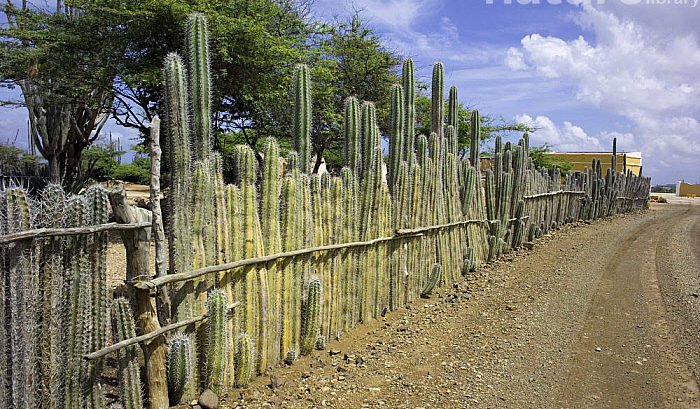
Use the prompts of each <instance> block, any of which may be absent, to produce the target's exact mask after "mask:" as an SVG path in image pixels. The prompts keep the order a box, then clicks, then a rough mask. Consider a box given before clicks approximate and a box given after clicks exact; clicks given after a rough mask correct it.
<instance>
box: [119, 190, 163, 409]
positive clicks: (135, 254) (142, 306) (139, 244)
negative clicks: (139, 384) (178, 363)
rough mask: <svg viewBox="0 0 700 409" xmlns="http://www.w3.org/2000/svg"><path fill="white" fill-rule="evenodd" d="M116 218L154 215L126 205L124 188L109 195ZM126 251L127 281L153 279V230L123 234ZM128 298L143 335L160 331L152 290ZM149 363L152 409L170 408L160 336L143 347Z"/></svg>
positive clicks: (140, 219)
mask: <svg viewBox="0 0 700 409" xmlns="http://www.w3.org/2000/svg"><path fill="white" fill-rule="evenodd" d="M109 201H110V203H111V204H112V211H113V212H114V218H115V219H116V221H117V222H118V223H143V222H150V221H151V212H150V211H148V210H146V209H141V208H137V207H133V206H131V205H129V204H128V203H127V202H126V194H125V192H124V188H123V187H122V188H119V189H117V190H113V191H112V192H110V194H109ZM120 234H121V237H122V241H123V242H124V247H125V248H126V281H127V283H131V282H133V281H135V280H139V279H144V278H147V277H150V258H149V250H150V238H151V237H150V236H151V228H150V227H144V228H141V229H137V230H126V231H121V232H120ZM128 289H129V297H130V298H131V300H132V301H133V302H134V305H135V306H136V319H137V321H138V323H139V327H140V328H141V330H142V331H143V332H144V333H149V332H153V331H157V330H159V329H160V323H159V321H158V314H157V312H156V305H155V301H154V300H153V299H152V298H151V297H150V290H148V289H146V290H143V289H138V288H136V287H134V286H132V285H128ZM142 348H143V355H144V359H145V361H146V386H147V388H148V400H149V404H150V407H151V409H167V408H168V407H169V406H170V402H169V401H168V384H167V378H166V377H167V369H166V358H165V338H164V337H158V338H157V339H154V340H153V341H152V342H151V343H149V344H143V345H142Z"/></svg>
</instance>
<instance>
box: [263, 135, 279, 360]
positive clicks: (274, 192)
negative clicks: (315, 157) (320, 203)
mask: <svg viewBox="0 0 700 409" xmlns="http://www.w3.org/2000/svg"><path fill="white" fill-rule="evenodd" d="M264 154H265V156H264V162H263V167H264V169H263V180H262V190H263V192H262V235H263V240H264V247H265V253H266V254H275V253H279V252H280V251H282V237H281V231H280V180H281V163H280V156H279V154H280V152H279V145H278V144H277V140H275V139H274V138H268V139H267V140H266V141H265V147H264ZM278 274H279V270H278V269H277V267H276V266H271V267H270V268H269V269H268V271H267V278H268V288H269V290H270V291H271V296H270V298H269V300H268V304H269V305H268V308H269V311H270V314H268V316H267V317H266V318H267V324H266V325H267V326H268V327H269V334H270V337H271V338H272V339H274V343H272V348H270V351H269V360H270V362H277V361H278V360H279V359H280V349H279V345H280V328H278V322H279V319H278V318H279V317H280V314H281V311H280V303H279V301H280V300H279V299H278V297H279V294H280V293H281V292H282V280H280V279H279V277H278ZM273 294H274V296H273ZM282 353H284V352H282Z"/></svg>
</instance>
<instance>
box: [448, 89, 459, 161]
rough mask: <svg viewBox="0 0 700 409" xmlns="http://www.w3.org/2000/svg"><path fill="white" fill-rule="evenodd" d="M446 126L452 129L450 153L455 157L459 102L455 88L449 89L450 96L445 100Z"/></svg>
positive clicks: (457, 144) (457, 147)
mask: <svg viewBox="0 0 700 409" xmlns="http://www.w3.org/2000/svg"><path fill="white" fill-rule="evenodd" d="M447 126H448V127H450V126H451V127H452V131H451V133H450V135H449V137H450V138H449V147H450V153H452V154H454V155H457V153H458V151H459V141H458V137H459V100H458V98H457V87H455V86H454V85H453V86H451V87H450V94H449V96H448V98H447Z"/></svg>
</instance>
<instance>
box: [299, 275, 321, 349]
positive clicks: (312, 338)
mask: <svg viewBox="0 0 700 409" xmlns="http://www.w3.org/2000/svg"><path fill="white" fill-rule="evenodd" d="M322 290H323V287H322V285H321V280H320V279H319V278H318V277H313V278H311V280H309V285H308V289H307V290H306V300H305V302H304V306H303V312H302V316H301V319H302V328H301V332H302V335H301V345H300V347H301V354H302V355H308V354H309V353H311V351H312V350H313V348H314V345H315V343H316V338H317V337H318V331H319V329H320V327H321V322H320V318H321V299H322V297H323V294H322V292H323V291H322Z"/></svg>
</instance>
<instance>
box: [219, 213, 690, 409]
mask: <svg viewBox="0 0 700 409" xmlns="http://www.w3.org/2000/svg"><path fill="white" fill-rule="evenodd" d="M698 266H700V206H683V205H670V204H669V205H655V206H654V207H652V209H651V210H649V211H646V212H644V213H641V214H634V215H625V216H619V217H615V218H612V219H609V220H602V221H598V222H595V223H593V224H590V225H587V224H576V225H569V226H566V227H564V228H563V229H562V230H560V231H558V232H556V234H554V235H551V236H549V237H545V238H543V239H541V240H539V241H538V242H537V243H536V244H535V245H534V248H532V249H531V250H524V251H521V252H518V253H516V254H513V255H510V256H507V257H506V258H505V259H504V260H502V261H499V262H497V263H495V264H493V265H491V266H487V267H485V268H483V269H482V270H480V271H479V272H476V273H472V274H471V275H470V276H468V277H466V278H465V279H464V280H463V281H461V282H459V283H456V284H455V285H454V286H452V287H450V288H445V289H442V290H441V291H440V292H438V293H437V294H436V295H434V296H433V298H432V299H428V300H421V301H420V302H418V303H415V304H413V305H411V306H410V308H409V309H406V310H402V311H398V312H395V313H391V314H389V315H388V316H387V317H385V318H384V319H382V320H381V321H376V322H374V323H371V324H368V325H365V326H361V327H359V328H356V329H355V330H353V331H352V332H351V333H350V334H347V335H344V336H343V337H342V339H341V340H339V341H334V342H331V343H329V344H328V345H327V348H326V349H325V350H323V351H316V352H314V353H313V354H312V355H310V356H307V357H304V358H302V359H300V360H298V361H297V362H296V363H295V364H294V365H292V366H280V367H278V368H275V369H272V370H271V371H270V373H269V376H267V377H260V378H258V379H257V380H256V381H255V382H254V383H253V384H252V385H251V386H250V387H249V388H247V389H244V390H235V391H232V392H231V393H230V394H229V396H228V397H226V398H225V399H224V402H223V406H224V407H229V408H235V407H250V408H258V407H285V408H312V407H335V408H375V407H384V408H700V392H699V390H698V379H700V298H698V293H699V292H700V269H699V268H698Z"/></svg>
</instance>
